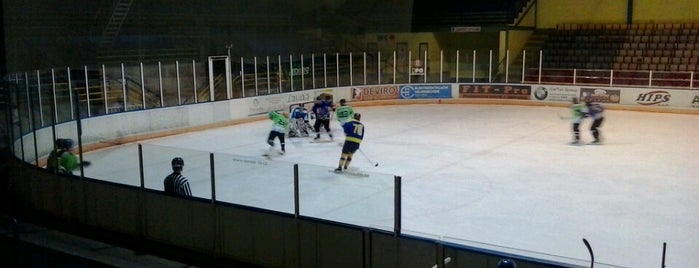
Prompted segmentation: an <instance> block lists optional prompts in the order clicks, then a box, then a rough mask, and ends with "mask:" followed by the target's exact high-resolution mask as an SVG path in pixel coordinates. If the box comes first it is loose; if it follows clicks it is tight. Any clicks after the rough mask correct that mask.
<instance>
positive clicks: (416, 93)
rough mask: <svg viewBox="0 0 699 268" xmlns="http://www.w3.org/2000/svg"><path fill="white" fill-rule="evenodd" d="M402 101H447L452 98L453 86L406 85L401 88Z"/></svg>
mask: <svg viewBox="0 0 699 268" xmlns="http://www.w3.org/2000/svg"><path fill="white" fill-rule="evenodd" d="M400 98H401V99H446V98H451V85H446V84H445V85H406V86H400Z"/></svg>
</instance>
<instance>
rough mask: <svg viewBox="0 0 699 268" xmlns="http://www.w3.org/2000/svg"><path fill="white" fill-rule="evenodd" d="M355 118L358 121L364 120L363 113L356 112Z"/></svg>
mask: <svg viewBox="0 0 699 268" xmlns="http://www.w3.org/2000/svg"><path fill="white" fill-rule="evenodd" d="M354 120H357V121H360V120H362V114H360V113H356V114H354Z"/></svg>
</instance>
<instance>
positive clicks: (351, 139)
mask: <svg viewBox="0 0 699 268" xmlns="http://www.w3.org/2000/svg"><path fill="white" fill-rule="evenodd" d="M361 118H362V115H361V114H359V113H356V114H354V118H353V119H350V120H349V121H347V122H346V123H344V124H343V125H342V129H343V130H344V132H345V143H344V144H343V145H342V154H341V155H340V162H339V163H338V164H337V168H336V169H335V172H336V173H341V172H342V170H347V168H348V167H349V164H350V162H351V161H352V156H353V155H354V153H355V152H357V150H359V144H361V143H362V140H363V139H364V124H362V122H359V120H361Z"/></svg>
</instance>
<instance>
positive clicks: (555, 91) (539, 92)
mask: <svg viewBox="0 0 699 268" xmlns="http://www.w3.org/2000/svg"><path fill="white" fill-rule="evenodd" d="M532 88H533V90H532V99H533V100H537V101H557V102H570V100H571V99H573V98H577V97H579V92H580V88H578V87H567V86H557V85H534V86H532Z"/></svg>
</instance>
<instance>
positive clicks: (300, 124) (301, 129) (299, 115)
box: [289, 104, 311, 137]
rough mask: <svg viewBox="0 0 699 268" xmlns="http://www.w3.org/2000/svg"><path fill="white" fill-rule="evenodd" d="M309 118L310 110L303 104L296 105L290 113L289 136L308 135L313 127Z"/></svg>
mask: <svg viewBox="0 0 699 268" xmlns="http://www.w3.org/2000/svg"><path fill="white" fill-rule="evenodd" d="M308 118H309V116H308V110H306V107H305V106H304V105H303V104H299V105H298V106H296V107H294V110H292V111H291V114H290V115H289V121H290V123H291V128H290V130H289V137H308V132H309V130H310V128H311V127H310V125H309V123H308Z"/></svg>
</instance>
